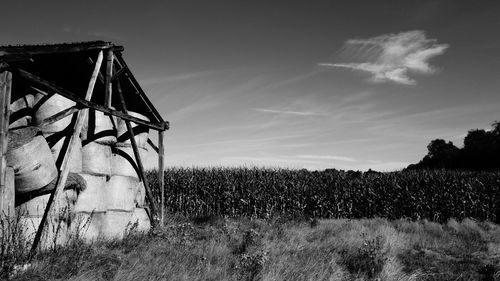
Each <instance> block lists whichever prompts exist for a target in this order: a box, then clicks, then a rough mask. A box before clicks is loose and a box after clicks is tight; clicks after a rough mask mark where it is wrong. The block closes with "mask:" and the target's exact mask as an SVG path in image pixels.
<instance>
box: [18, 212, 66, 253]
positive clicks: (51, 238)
mask: <svg viewBox="0 0 500 281" xmlns="http://www.w3.org/2000/svg"><path fill="white" fill-rule="evenodd" d="M18 220H19V222H18V223H19V227H20V229H21V233H20V236H21V237H20V239H22V240H24V241H25V242H26V243H27V245H26V246H28V247H27V249H29V247H31V244H32V243H33V240H34V238H35V235H36V232H37V230H38V227H39V225H40V223H41V221H42V218H41V217H23V216H21V217H19V219H18ZM67 241H68V225H67V224H66V223H65V222H62V221H57V220H49V221H47V223H46V225H45V227H44V230H43V233H42V237H41V239H40V244H39V247H40V249H42V250H47V249H51V248H54V247H56V246H64V245H66V244H67Z"/></svg>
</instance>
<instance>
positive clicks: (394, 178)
mask: <svg viewBox="0 0 500 281" xmlns="http://www.w3.org/2000/svg"><path fill="white" fill-rule="evenodd" d="M148 179H149V182H150V183H151V186H152V189H153V192H154V195H155V198H156V200H157V201H158V202H160V195H159V194H160V193H159V189H158V178H157V175H156V171H149V172H148ZM499 199H500V173H498V172H496V173H488V172H457V171H444V170H443V171H401V172H391V173H360V172H344V171H337V170H327V171H324V172H316V171H314V172H312V171H307V170H288V169H262V168H171V169H168V170H166V173H165V207H166V208H167V209H168V211H169V212H170V213H180V214H183V215H185V216H188V217H202V216H211V215H217V216H226V217H238V216H250V217H256V218H270V217H274V216H279V217H283V216H291V217H295V218H296V217H308V218H373V217H384V218H387V219H400V218H408V219H429V220H432V221H438V222H444V221H447V220H449V219H450V218H456V219H463V218H467V217H468V218H474V219H477V220H489V221H497V220H498V219H500V217H499V214H498V212H499V207H500V205H499Z"/></svg>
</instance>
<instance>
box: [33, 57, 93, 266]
mask: <svg viewBox="0 0 500 281" xmlns="http://www.w3.org/2000/svg"><path fill="white" fill-rule="evenodd" d="M102 57H103V55H102V51H100V52H99V55H98V57H97V61H96V64H95V67H94V71H93V72H92V76H91V77H90V81H89V86H88V88H87V92H86V94H85V100H90V99H91V98H92V94H93V92H94V86H95V82H96V80H97V76H98V73H99V69H100V68H101V64H102ZM87 114H88V109H87V108H85V109H82V110H80V112H78V116H77V118H76V124H75V129H74V130H73V134H72V135H71V138H70V142H69V146H68V148H67V150H66V152H65V153H64V158H63V162H62V164H61V168H60V173H59V176H58V178H57V184H56V188H55V189H54V191H53V192H52V193H51V195H50V197H49V201H48V202H47V206H46V207H45V212H44V213H43V217H42V221H41V222H40V225H39V226H38V230H37V232H36V235H35V240H34V241H33V245H32V246H31V251H30V259H31V258H33V256H34V255H35V253H36V249H37V247H38V243H39V242H40V238H41V237H42V233H43V227H44V225H45V222H46V221H47V217H48V216H49V215H50V216H53V215H55V214H51V211H52V203H53V202H59V197H60V196H61V194H62V191H63V190H64V186H65V185H66V180H67V179H68V175H69V161H70V159H71V156H72V154H73V150H74V148H75V147H76V142H77V141H78V139H79V137H80V132H81V131H82V127H83V123H84V121H85V119H86V118H87ZM58 209H59V207H57V208H56V210H58Z"/></svg>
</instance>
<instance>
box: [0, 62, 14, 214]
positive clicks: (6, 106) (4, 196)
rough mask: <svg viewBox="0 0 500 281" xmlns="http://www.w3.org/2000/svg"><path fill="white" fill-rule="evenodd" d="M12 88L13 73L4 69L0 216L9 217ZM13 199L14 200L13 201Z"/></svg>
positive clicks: (0, 98) (0, 111) (1, 78)
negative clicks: (9, 137)
mask: <svg viewBox="0 0 500 281" xmlns="http://www.w3.org/2000/svg"><path fill="white" fill-rule="evenodd" d="M11 89H12V73H10V72H9V71H4V72H2V73H0V153H1V159H0V217H1V218H3V216H4V215H7V216H8V217H12V216H14V213H15V212H14V210H13V206H14V202H13V200H14V197H13V196H12V194H14V193H13V192H14V191H13V190H7V188H14V187H13V186H12V187H9V186H6V185H5V182H6V180H5V176H6V168H7V160H6V158H5V154H6V153H7V145H8V133H9V117H10V95H11ZM11 201H12V202H11Z"/></svg>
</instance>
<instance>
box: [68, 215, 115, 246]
mask: <svg viewBox="0 0 500 281" xmlns="http://www.w3.org/2000/svg"><path fill="white" fill-rule="evenodd" d="M105 215H106V213H75V214H74V217H73V220H72V221H71V223H70V225H69V236H70V239H82V240H83V241H86V242H92V241H95V240H97V239H99V237H100V236H101V229H102V224H103V221H104V216H105Z"/></svg>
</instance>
